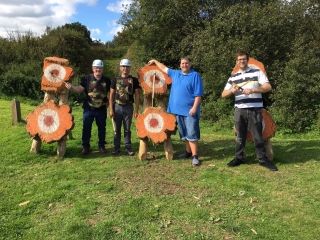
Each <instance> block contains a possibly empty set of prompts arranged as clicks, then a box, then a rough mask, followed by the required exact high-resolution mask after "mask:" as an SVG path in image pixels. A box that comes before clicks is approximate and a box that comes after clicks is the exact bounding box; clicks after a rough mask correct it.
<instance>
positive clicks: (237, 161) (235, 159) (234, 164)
mask: <svg viewBox="0 0 320 240" xmlns="http://www.w3.org/2000/svg"><path fill="white" fill-rule="evenodd" d="M243 163H244V161H242V160H240V159H238V158H234V159H233V160H232V161H231V162H229V163H228V164H227V166H228V167H236V166H239V165H240V164H243Z"/></svg>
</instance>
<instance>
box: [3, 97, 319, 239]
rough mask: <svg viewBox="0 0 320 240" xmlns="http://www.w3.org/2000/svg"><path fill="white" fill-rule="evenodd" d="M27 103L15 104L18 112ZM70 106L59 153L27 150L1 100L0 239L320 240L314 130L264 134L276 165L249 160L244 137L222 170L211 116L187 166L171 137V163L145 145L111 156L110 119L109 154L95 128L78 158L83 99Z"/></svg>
mask: <svg viewBox="0 0 320 240" xmlns="http://www.w3.org/2000/svg"><path fill="white" fill-rule="evenodd" d="M34 109H35V106H31V105H29V104H21V110H22V117H23V119H25V118H26V116H27V115H28V114H29V113H30V112H31V111H33V110H34ZM72 114H73V115H74V122H75V127H74V129H73V131H72V133H73V137H74V139H72V140H68V141H67V152H66V154H65V156H64V157H63V158H58V157H57V156H56V147H57V143H53V144H45V143H43V144H42V147H41V151H40V153H39V154H31V153H29V150H30V147H31V140H30V138H29V136H28V134H27V132H26V129H25V127H26V123H25V122H24V121H23V122H21V123H19V124H14V125H13V124H12V122H11V119H12V116H11V108H10V101H6V100H0V124H1V133H0V136H1V138H0V145H1V152H0V159H1V160H0V161H1V163H0V181H1V184H0V193H1V194H0V202H1V204H0V216H1V218H0V239H190V240H191V239H192V240H193V239H279V240H285V239H290V240H292V239H297V240H298V239H299V240H301V239H319V236H320V228H319V226H320V217H319V216H320V201H319V199H320V188H319V186H320V180H319V176H320V165H319V162H320V146H319V145H320V144H319V142H320V137H319V136H315V135H311V134H308V135H291V136H289V137H288V136H281V135H276V136H275V137H274V138H272V145H273V150H274V153H275V157H274V162H275V164H276V165H277V167H278V168H279V171H278V172H271V171H269V170H267V169H265V168H263V167H261V166H259V165H258V164H257V160H256V159H255V154H254V147H253V144H252V143H248V144H247V161H246V164H243V165H241V166H239V167H236V168H227V167H226V164H227V163H228V162H229V161H230V160H231V159H232V158H233V154H234V147H235V141H234V136H233V133H232V130H231V129H221V130H220V131H216V132H213V130H212V129H213V127H212V126H213V125H214V123H208V122H202V123H201V141H200V142H199V156H200V160H201V161H202V165H201V166H200V167H193V166H192V164H191V160H189V159H185V160H177V159H176V157H177V155H178V154H179V153H181V152H182V151H183V150H184V143H183V142H181V141H180V140H179V138H178V135H175V136H173V137H172V142H173V148H174V157H175V159H174V160H172V161H168V160H167V159H166V158H165V155H164V151H163V146H162V144H160V145H157V146H154V145H153V144H152V143H149V146H148V147H149V149H148V150H149V151H150V158H148V160H146V161H140V160H138V159H137V157H136V156H134V157H129V156H126V155H125V154H124V149H123V148H122V149H121V150H122V151H121V153H120V155H118V156H116V157H113V156H111V154H110V152H111V150H112V148H113V145H112V141H113V139H112V137H113V130H112V125H111V121H110V119H107V122H108V126H107V142H108V144H107V151H108V153H107V154H106V155H103V154H101V153H99V152H98V149H97V129H96V127H95V126H94V128H93V131H92V133H93V136H92V139H91V145H92V147H93V151H92V152H91V153H90V154H89V155H87V156H82V155H81V154H80V152H81V148H82V147H81V130H82V109H81V107H80V106H75V107H73V113H72ZM132 130H133V131H132V132H133V134H132V140H133V149H134V150H136V151H137V150H138V149H139V139H138V138H137V135H136V128H135V124H133V126H132ZM26 201H30V202H29V203H28V204H25V205H22V206H19V204H21V203H23V202H26Z"/></svg>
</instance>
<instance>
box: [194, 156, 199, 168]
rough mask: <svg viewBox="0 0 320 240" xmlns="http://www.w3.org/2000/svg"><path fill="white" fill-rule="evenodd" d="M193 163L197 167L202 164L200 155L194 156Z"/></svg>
mask: <svg viewBox="0 0 320 240" xmlns="http://www.w3.org/2000/svg"><path fill="white" fill-rule="evenodd" d="M192 165H193V166H195V167H197V166H199V165H200V162H199V159H198V157H197V156H196V155H195V156H193V158H192Z"/></svg>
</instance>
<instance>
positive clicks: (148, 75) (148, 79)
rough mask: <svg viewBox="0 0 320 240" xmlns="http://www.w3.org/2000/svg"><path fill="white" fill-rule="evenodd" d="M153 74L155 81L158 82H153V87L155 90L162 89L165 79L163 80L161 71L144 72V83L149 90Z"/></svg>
mask: <svg viewBox="0 0 320 240" xmlns="http://www.w3.org/2000/svg"><path fill="white" fill-rule="evenodd" d="M154 73H155V74H156V79H157V80H158V81H155V83H154V87H155V88H162V87H163V86H164V85H165V84H166V79H165V77H164V75H163V73H162V72H161V71H159V70H150V71H148V72H146V73H145V74H144V75H143V80H144V82H145V83H146V84H147V85H148V86H149V87H150V88H152V84H153V79H154Z"/></svg>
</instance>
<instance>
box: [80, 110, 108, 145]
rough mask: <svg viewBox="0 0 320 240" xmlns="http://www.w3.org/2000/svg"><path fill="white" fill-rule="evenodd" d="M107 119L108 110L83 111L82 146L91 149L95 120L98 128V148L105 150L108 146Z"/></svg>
mask: <svg viewBox="0 0 320 240" xmlns="http://www.w3.org/2000/svg"><path fill="white" fill-rule="evenodd" d="M106 118H107V110H106V109H103V108H101V109H100V108H97V109H94V108H88V109H84V110H83V128H82V146H83V148H90V138H91V129H92V123H93V121H94V119H95V120H96V124H97V127H98V138H99V142H98V147H99V148H104V147H105V146H104V145H105V144H106Z"/></svg>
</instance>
